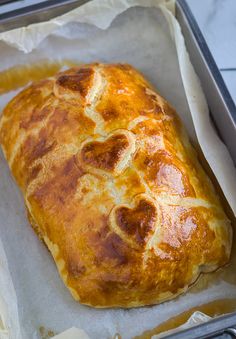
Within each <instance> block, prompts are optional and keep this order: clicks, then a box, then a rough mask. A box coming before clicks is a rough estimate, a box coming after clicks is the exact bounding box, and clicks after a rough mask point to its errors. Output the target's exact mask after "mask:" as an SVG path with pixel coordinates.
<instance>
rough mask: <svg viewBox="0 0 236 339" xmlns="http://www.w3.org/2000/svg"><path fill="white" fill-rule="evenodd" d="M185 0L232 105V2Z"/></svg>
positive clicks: (235, 66)
mask: <svg viewBox="0 0 236 339" xmlns="http://www.w3.org/2000/svg"><path fill="white" fill-rule="evenodd" d="M2 1H4V0H2ZM43 1H46V0H38V1H37V0H20V1H14V2H11V3H7V4H5V5H2V6H0V13H3V12H8V11H11V10H13V9H16V8H19V7H24V6H27V5H32V4H35V3H39V2H43ZM186 1H187V3H188V4H189V6H190V8H191V10H192V12H193V14H194V16H195V18H196V21H197V23H198V25H199V27H200V29H201V31H202V33H203V35H204V37H205V39H206V42H207V44H208V46H209V48H210V51H211V53H212V55H213V57H214V59H215V61H216V64H217V66H218V68H219V69H220V71H221V73H222V76H223V78H224V80H225V83H226V85H227V87H228V89H229V91H230V93H231V96H232V98H233V100H234V102H235V103H236V0H186ZM0 3H1V0H0Z"/></svg>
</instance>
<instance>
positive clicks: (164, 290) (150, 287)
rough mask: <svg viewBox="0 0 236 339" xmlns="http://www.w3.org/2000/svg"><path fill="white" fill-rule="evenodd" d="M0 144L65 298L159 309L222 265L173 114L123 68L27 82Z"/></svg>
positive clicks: (213, 197)
mask: <svg viewBox="0 0 236 339" xmlns="http://www.w3.org/2000/svg"><path fill="white" fill-rule="evenodd" d="M0 140H1V145H2V149H3V152H4V155H5V157H6V159H7V161H8V164H9V167H10V169H11V171H12V173H13V175H14V177H15V179H16V182H17V183H18V185H19V187H20V189H21V191H22V193H23V196H24V199H25V204H26V208H27V211H28V216H29V220H30V223H31V224H32V226H33V228H34V230H35V231H36V233H37V234H38V236H39V237H40V238H41V239H42V240H43V241H44V242H45V244H46V245H47V247H48V249H49V250H50V252H51V254H52V256H53V258H54V260H55V262H56V265H57V268H58V271H59V273H60V275H61V277H62V279H63V281H64V283H65V285H66V286H67V287H68V289H69V290H70V292H71V293H72V295H73V297H74V298H75V299H76V300H79V301H80V302H81V303H83V304H87V305H91V306H94V307H137V306H142V305H150V304H156V303H160V302H162V301H165V300H167V299H171V298H173V297H175V296H177V295H178V294H180V293H182V292H184V291H186V290H187V288H188V287H189V286H191V284H193V283H194V282H195V281H196V279H197V278H198V276H199V275H200V274H201V273H202V272H211V271H214V270H216V269H217V268H219V267H221V266H223V265H225V264H226V263H227V262H228V261H229V257H230V251H231V242H232V231H231V225H230V221H229V220H228V218H227V216H226V214H225V212H224V210H223V208H222V206H221V204H220V200H219V197H218V196H217V194H216V191H215V189H214V187H213V184H212V182H211V181H210V179H209V178H208V176H207V175H206V173H205V172H204V170H203V169H202V167H201V165H200V163H199V161H198V159H197V155H196V152H195V150H194V149H193V147H192V146H191V144H190V142H189V139H188V136H187V135H186V132H185V130H184V128H183V126H182V124H181V122H180V119H179V118H178V116H177V114H176V112H175V111H174V109H173V108H172V107H171V106H170V105H169V104H168V103H167V102H166V101H165V100H164V99H163V98H162V97H161V96H160V95H159V94H157V92H156V91H155V90H154V89H153V87H152V86H151V85H150V83H148V82H147V81H146V80H145V79H144V77H143V76H142V75H141V74H140V73H139V72H137V71H136V70H135V69H134V68H133V67H131V66H129V65H126V64H99V63H94V64H86V65H82V66H80V67H75V68H71V69H69V70H67V71H65V72H61V73H59V74H57V75H56V76H55V77H53V78H49V79H45V80H42V81H39V82H36V83H32V84H31V85H30V86H29V87H28V88H26V89H24V90H23V91H22V92H21V93H19V94H18V95H17V96H15V97H14V98H13V99H12V100H11V101H10V103H9V104H8V105H7V106H6V108H5V109H4V111H3V115H2V118H1V126H0Z"/></svg>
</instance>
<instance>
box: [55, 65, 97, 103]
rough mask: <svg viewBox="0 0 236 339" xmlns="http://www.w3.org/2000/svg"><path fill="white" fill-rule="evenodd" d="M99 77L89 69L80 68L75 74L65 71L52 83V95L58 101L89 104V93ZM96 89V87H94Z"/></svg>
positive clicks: (90, 99) (91, 97)
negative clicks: (75, 101)
mask: <svg viewBox="0 0 236 339" xmlns="http://www.w3.org/2000/svg"><path fill="white" fill-rule="evenodd" d="M98 78H99V79H100V77H99V76H98V74H97V73H96V72H95V70H94V69H93V68H91V67H82V68H79V69H77V70H76V71H75V72H71V71H66V72H63V73H61V74H59V76H58V77H57V79H56V81H55V83H54V89H53V91H54V94H55V96H56V97H57V98H59V99H64V100H73V99H74V100H77V101H78V100H79V101H80V104H86V103H87V104H90V102H91V101H92V100H93V96H91V92H93V91H94V90H92V89H93V87H94V85H97V83H98V82H100V81H98V80H99V79H98ZM96 87H97V86H96Z"/></svg>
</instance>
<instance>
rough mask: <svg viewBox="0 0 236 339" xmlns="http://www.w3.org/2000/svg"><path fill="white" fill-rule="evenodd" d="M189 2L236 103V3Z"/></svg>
mask: <svg viewBox="0 0 236 339" xmlns="http://www.w3.org/2000/svg"><path fill="white" fill-rule="evenodd" d="M186 1H187V2H188V4H189V6H190V8H191V10H192V12H193V14H194V16H195V18H196V21H197V23H198V25H199V27H200V29H201V31H202V33H203V35H204V38H205V39H206V42H207V44H208V47H209V49H210V51H211V53H212V55H213V57H214V59H215V61H216V64H217V66H218V68H219V69H220V71H221V74H222V76H223V78H224V81H225V83H226V85H227V87H228V89H229V91H230V93H231V96H232V98H233V100H234V102H235V103H236V0H186ZM203 6H204V7H203Z"/></svg>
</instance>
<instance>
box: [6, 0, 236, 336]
mask: <svg viewBox="0 0 236 339" xmlns="http://www.w3.org/2000/svg"><path fill="white" fill-rule="evenodd" d="M87 1H89V0H48V1H45V2H42V3H39V4H35V5H31V6H28V7H24V8H21V9H17V10H14V11H11V12H8V13H4V14H0V32H3V31H7V30H11V29H14V28H17V27H22V26H27V25H29V24H31V23H36V22H41V21H46V20H49V19H51V18H53V17H55V16H58V15H61V14H63V13H65V12H67V11H70V10H72V9H73V8H76V7H78V6H81V5H82V4H84V3H85V2H87ZM0 9H1V8H0ZM176 17H177V19H178V22H179V24H180V26H181V29H182V33H183V35H184V38H185V43H186V47H187V50H188V52H189V56H190V59H191V62H192V64H193V66H194V69H195V71H196V73H197V74H198V77H199V78H200V81H201V84H202V87H203V91H204V93H205V96H206V99H207V102H208V106H209V109H210V114H211V118H212V121H213V123H214V124H215V127H216V129H217V131H218V134H219V136H220V137H221V139H222V141H223V142H224V143H225V145H226V147H227V148H228V150H229V153H230V155H231V157H232V159H233V161H234V163H235V165H236V146H235V145H236V107H235V104H234V102H233V100H232V98H231V96H230V94H229V91H228V90H227V87H226V86H225V83H224V81H223V79H222V76H221V74H220V72H219V70H218V68H217V66H216V63H215V61H214V59H213V57H212V55H211V53H210V51H209V49H208V47H207V44H206V42H205V40H204V38H203V36H202V33H201V31H200V29H199V27H198V25H197V23H196V21H195V19H194V17H193V15H192V13H191V11H190V9H189V7H188V5H187V3H186V1H185V0H176ZM232 337H234V338H236V312H234V313H231V314H228V315H225V316H220V317H216V318H214V319H213V320H211V321H209V322H207V323H204V324H201V325H198V326H195V327H193V328H190V329H187V330H184V331H180V332H178V333H175V334H174V335H169V336H166V337H165V338H175V339H182V338H184V339H193V338H232Z"/></svg>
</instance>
